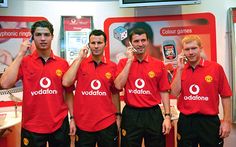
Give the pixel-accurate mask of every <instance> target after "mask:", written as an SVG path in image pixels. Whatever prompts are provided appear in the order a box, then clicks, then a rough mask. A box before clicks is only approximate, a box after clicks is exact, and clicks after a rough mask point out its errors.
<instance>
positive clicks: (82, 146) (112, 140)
mask: <svg viewBox="0 0 236 147" xmlns="http://www.w3.org/2000/svg"><path fill="white" fill-rule="evenodd" d="M118 134H119V133H118V129H117V125H116V123H113V124H112V125H110V126H109V127H107V128H105V129H103V130H100V131H96V132H87V131H83V130H80V129H79V128H78V127H77V131H76V136H75V146H76V147H95V146H96V143H97V145H98V147H118V143H119V140H118V139H119V138H118Z"/></svg>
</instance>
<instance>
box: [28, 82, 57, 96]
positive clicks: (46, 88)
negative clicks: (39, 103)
mask: <svg viewBox="0 0 236 147" xmlns="http://www.w3.org/2000/svg"><path fill="white" fill-rule="evenodd" d="M39 85H40V86H41V87H42V88H43V89H40V90H38V91H31V95H32V96H35V95H45V94H57V93H58V92H57V90H55V89H54V90H52V89H49V87H50V86H51V80H50V79H49V78H47V77H43V78H41V79H40V81H39Z"/></svg>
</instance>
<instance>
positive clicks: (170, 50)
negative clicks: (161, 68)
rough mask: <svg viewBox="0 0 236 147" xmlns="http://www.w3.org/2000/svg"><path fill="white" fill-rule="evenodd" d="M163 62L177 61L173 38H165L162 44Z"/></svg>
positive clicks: (174, 62)
mask: <svg viewBox="0 0 236 147" xmlns="http://www.w3.org/2000/svg"><path fill="white" fill-rule="evenodd" d="M162 54H163V59H164V63H165V64H168V63H173V64H176V63H177V49H176V44H175V41H174V40H165V41H163V45H162Z"/></svg>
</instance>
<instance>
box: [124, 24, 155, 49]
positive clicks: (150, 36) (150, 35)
mask: <svg viewBox="0 0 236 147" xmlns="http://www.w3.org/2000/svg"><path fill="white" fill-rule="evenodd" d="M124 28H125V29H127V32H128V34H130V32H131V31H132V30H134V29H135V28H143V29H144V30H145V31H146V32H147V34H148V35H147V36H148V39H149V41H150V42H151V43H153V38H154V37H153V36H154V33H153V30H152V28H151V26H150V25H149V24H148V23H146V22H128V23H126V24H125V25H124ZM127 39H128V38H127ZM125 40H126V39H124V40H122V41H121V42H122V43H123V44H124V45H125Z"/></svg>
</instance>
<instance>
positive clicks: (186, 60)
mask: <svg viewBox="0 0 236 147" xmlns="http://www.w3.org/2000/svg"><path fill="white" fill-rule="evenodd" d="M183 60H184V64H187V63H188V58H187V57H186V56H184V58H183Z"/></svg>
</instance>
